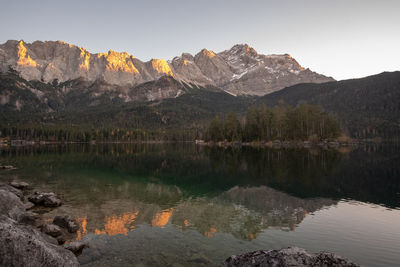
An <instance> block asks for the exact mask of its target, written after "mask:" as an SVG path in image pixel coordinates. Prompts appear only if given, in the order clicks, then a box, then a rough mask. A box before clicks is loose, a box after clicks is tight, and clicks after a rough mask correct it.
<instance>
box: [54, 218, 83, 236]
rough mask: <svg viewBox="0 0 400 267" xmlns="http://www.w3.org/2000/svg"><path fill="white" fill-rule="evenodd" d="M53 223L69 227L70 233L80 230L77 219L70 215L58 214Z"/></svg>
mask: <svg viewBox="0 0 400 267" xmlns="http://www.w3.org/2000/svg"><path fill="white" fill-rule="evenodd" d="M53 224H55V225H58V226H60V227H63V228H65V229H67V230H68V232H70V233H75V232H76V231H78V230H79V225H78V223H77V221H76V220H75V219H73V218H72V217H71V216H69V215H57V216H56V217H54V219H53Z"/></svg>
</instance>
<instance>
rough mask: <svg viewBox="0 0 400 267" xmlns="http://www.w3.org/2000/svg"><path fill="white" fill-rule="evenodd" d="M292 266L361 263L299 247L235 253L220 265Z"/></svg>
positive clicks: (352, 266) (345, 266) (351, 266)
mask: <svg viewBox="0 0 400 267" xmlns="http://www.w3.org/2000/svg"><path fill="white" fill-rule="evenodd" d="M247 266H259V267H289V266H290V267H291V266H312V267H314V266H315V267H316V266H333V267H335V266H337V267H358V266H359V265H357V264H355V263H353V262H351V261H349V260H347V259H344V258H342V257H340V256H338V255H335V254H332V253H326V252H321V253H318V254H311V253H308V252H307V251H306V250H304V249H302V248H297V247H289V248H285V249H280V250H268V251H263V250H259V251H253V252H249V253H246V254H242V255H237V256H236V255H234V256H231V257H229V258H227V259H226V260H225V261H224V262H222V263H221V264H220V267H247Z"/></svg>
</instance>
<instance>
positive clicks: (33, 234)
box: [0, 186, 79, 266]
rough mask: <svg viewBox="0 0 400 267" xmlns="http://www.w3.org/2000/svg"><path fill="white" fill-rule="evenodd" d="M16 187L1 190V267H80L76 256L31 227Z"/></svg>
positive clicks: (29, 213)
mask: <svg viewBox="0 0 400 267" xmlns="http://www.w3.org/2000/svg"><path fill="white" fill-rule="evenodd" d="M14 189H15V188H12V187H8V186H2V187H0V266H79V264H78V260H77V259H76V257H75V255H74V254H73V253H72V252H71V251H68V250H66V249H64V248H62V247H59V246H57V241H56V240H55V239H54V238H52V237H50V236H48V235H46V234H44V233H41V232H40V231H38V230H37V229H36V227H33V226H32V222H34V221H35V220H36V218H35V217H36V214H34V213H31V212H26V211H25V207H24V205H23V203H22V201H21V200H20V198H19V197H18V195H17V194H15V193H14V192H15V190H14Z"/></svg>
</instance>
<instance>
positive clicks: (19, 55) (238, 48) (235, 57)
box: [0, 40, 333, 102]
mask: <svg viewBox="0 0 400 267" xmlns="http://www.w3.org/2000/svg"><path fill="white" fill-rule="evenodd" d="M10 67H11V68H13V69H15V70H16V71H18V72H19V73H20V75H21V77H23V78H24V79H26V80H28V81H31V80H38V81H42V82H46V83H47V82H53V81H57V82H61V83H62V82H66V81H71V80H76V79H81V80H82V81H85V82H87V83H88V84H87V85H88V86H91V85H92V84H96V83H99V82H100V83H101V84H102V86H101V87H102V90H99V91H98V92H96V94H97V95H99V94H101V93H103V92H104V91H113V92H118V94H117V97H120V98H122V99H124V101H125V102H129V101H135V100H154V99H159V98H166V97H175V96H177V95H179V94H180V93H182V92H181V91H180V90H179V89H177V88H175V90H172V91H171V90H166V91H165V90H164V89H165V88H164V87H160V88H161V89H160V92H158V90H157V91H156V92H155V93H148V94H147V95H144V99H143V98H140V97H139V98H136V97H135V94H136V90H137V86H138V85H140V84H143V83H146V82H150V81H155V80H158V79H159V78H160V77H162V76H169V77H173V78H174V79H175V80H177V81H178V82H179V83H181V84H184V83H185V84H191V85H195V86H202V87H204V86H215V87H218V88H220V89H222V90H224V91H226V92H228V93H230V94H233V95H265V94H267V93H271V92H274V91H277V90H280V89H282V88H285V87H287V86H291V85H294V84H298V83H306V82H311V83H321V82H327V81H333V79H332V78H331V77H326V76H324V75H321V74H318V73H315V72H313V71H311V70H309V69H305V68H303V67H302V66H301V65H300V64H299V63H298V62H297V61H296V60H295V59H294V58H292V57H291V56H290V55H288V54H284V55H263V54H258V53H257V52H256V51H255V50H254V49H253V48H251V47H250V46H249V45H247V44H240V45H235V46H233V47H232V48H231V49H229V50H225V51H223V52H220V53H215V52H213V51H210V50H207V49H203V50H201V51H200V52H199V53H197V54H196V55H194V56H193V55H191V54H188V53H183V54H182V55H181V56H177V57H175V58H173V59H172V60H169V61H166V60H164V59H151V60H150V61H147V62H143V61H141V60H139V59H137V58H136V57H134V56H133V55H130V54H128V53H126V52H115V51H113V50H110V51H108V52H107V53H97V54H92V53H90V52H88V51H87V50H86V49H84V48H81V47H78V46H75V45H71V44H68V43H65V42H61V41H46V42H41V41H35V42H33V43H31V44H30V43H25V42H24V41H22V40H21V41H16V40H9V41H7V42H6V43H4V44H2V45H0V70H2V71H3V72H5V71H7V70H8V69H9V68H10ZM170 89H171V88H170Z"/></svg>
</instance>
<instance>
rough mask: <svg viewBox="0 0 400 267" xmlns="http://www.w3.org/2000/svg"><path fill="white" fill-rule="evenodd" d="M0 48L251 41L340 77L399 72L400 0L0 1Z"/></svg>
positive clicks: (148, 49)
mask: <svg viewBox="0 0 400 267" xmlns="http://www.w3.org/2000/svg"><path fill="white" fill-rule="evenodd" d="M0 25H1V27H0V43H4V42H5V41H6V40H9V39H17V40H20V39H23V40H24V41H26V42H33V41H35V40H42V41H44V40H62V41H65V42H68V43H72V44H75V45H78V46H82V47H84V48H86V49H87V50H89V51H90V52H92V53H96V52H105V51H108V50H110V49H112V50H116V51H126V52H128V53H130V54H133V55H134V56H136V57H138V58H139V59H141V60H148V59H151V58H164V59H172V58H173V57H174V56H176V55H180V54H181V53H182V52H189V53H192V54H195V53H197V52H198V51H200V50H201V49H202V48H207V49H210V50H213V51H215V52H220V51H223V50H226V49H229V48H230V47H232V46H233V45H234V44H238V43H247V44H249V45H250V46H252V47H254V49H256V50H257V51H258V52H259V53H263V54H278V53H289V54H290V55H292V56H293V57H294V58H295V59H297V60H298V61H299V63H300V64H301V65H303V66H304V67H308V68H310V69H311V70H314V71H317V72H319V73H322V74H325V75H328V76H333V77H334V78H335V79H347V78H356V77H363V76H367V75H371V74H376V73H380V72H382V71H394V70H400V0H276V1H269V0H260V1H257V0H247V1H237V0H198V1H194V0H180V1H179V0H159V1H156V0H143V1H134V0H132V1H124V0H111V1H106V0H96V1H89V0H80V1H76V0H68V1H67V0H62V1H61V0H26V1H22V0H1V1H0Z"/></svg>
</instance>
